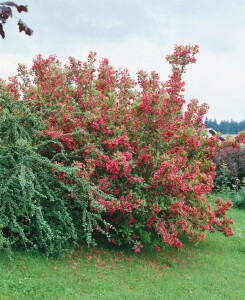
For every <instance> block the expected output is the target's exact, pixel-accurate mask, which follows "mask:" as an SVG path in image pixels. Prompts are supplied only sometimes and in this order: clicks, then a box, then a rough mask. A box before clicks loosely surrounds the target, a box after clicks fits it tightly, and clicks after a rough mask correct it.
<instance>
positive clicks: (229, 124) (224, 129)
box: [204, 118, 245, 134]
mask: <svg viewBox="0 0 245 300" xmlns="http://www.w3.org/2000/svg"><path fill="white" fill-rule="evenodd" d="M204 123H205V124H206V125H207V127H208V128H213V129H214V130H215V131H218V132H221V133H222V134H236V133H238V132H240V131H242V130H245V120H242V121H240V122H237V121H233V120H230V121H224V120H222V121H220V122H219V123H218V122H217V120H216V119H208V118H206V119H205V121H204Z"/></svg>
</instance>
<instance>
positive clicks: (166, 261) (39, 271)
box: [0, 209, 245, 300]
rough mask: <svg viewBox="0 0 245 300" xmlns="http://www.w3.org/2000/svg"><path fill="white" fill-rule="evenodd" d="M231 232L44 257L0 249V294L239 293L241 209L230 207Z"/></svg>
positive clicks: (244, 262) (243, 237)
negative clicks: (155, 247) (153, 246)
mask: <svg viewBox="0 0 245 300" xmlns="http://www.w3.org/2000/svg"><path fill="white" fill-rule="evenodd" d="M230 215H231V216H232V217H233V218H234V220H235V221H236V224H235V225H234V231H235V236H233V237H230V238H225V237H224V236H222V235H221V234H209V235H208V237H207V238H206V240H205V241H203V242H201V243H199V244H197V245H194V244H188V245H187V246H186V248H185V249H183V250H180V251H177V250H172V249H169V250H167V251H165V252H162V253H155V252H154V253H152V252H150V251H145V252H143V253H142V254H139V255H136V254H133V253H129V252H123V251H116V250H108V249H107V250H105V249H99V250H93V251H88V250H83V249H82V251H81V254H80V256H78V257H72V258H67V259H65V260H61V259H60V260H50V259H49V260H48V259H46V258H44V257H41V256H37V255H35V256H27V255H25V254H21V253H16V254H15V260H14V261H13V262H9V261H8V259H7V258H6V256H5V255H4V254H1V255H0V265H1V267H0V299H1V300H3V299H10V300H15V299H16V300H17V299H18V300H21V299H25V300H28V299H35V300H38V299H44V300H46V299H47V300H51V299H57V300H58V299H62V300H66V299H67V300H68V299H108V300H109V299H119V300H120V299H170V300H175V299H178V300H180V299H198V300H199V299H200V300H201V299H205V300H212V299H222V300H225V299H227V300H242V299H244V287H245V257H244V254H245V218H244V217H245V211H243V210H238V209H232V210H231V212H230Z"/></svg>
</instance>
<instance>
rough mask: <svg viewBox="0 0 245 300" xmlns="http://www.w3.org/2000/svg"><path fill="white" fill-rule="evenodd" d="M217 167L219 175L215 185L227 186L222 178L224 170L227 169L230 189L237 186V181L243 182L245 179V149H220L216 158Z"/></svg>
mask: <svg viewBox="0 0 245 300" xmlns="http://www.w3.org/2000/svg"><path fill="white" fill-rule="evenodd" d="M214 162H215V163H216V166H217V175H216V178H215V183H216V185H217V187H219V186H222V185H223V184H225V182H224V180H223V177H222V170H223V169H222V168H224V165H225V166H226V168H227V179H228V180H229V183H230V187H232V185H234V184H236V181H237V180H239V181H242V180H243V178H244V177H245V148H231V147H228V148H224V149H220V151H218V153H217V154H216V156H215V157H214Z"/></svg>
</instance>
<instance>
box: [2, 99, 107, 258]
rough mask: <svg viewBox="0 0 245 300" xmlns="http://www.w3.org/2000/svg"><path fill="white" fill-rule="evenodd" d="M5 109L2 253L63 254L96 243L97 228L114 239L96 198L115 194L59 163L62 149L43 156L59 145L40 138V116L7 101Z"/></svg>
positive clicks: (3, 111) (21, 105)
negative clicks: (95, 230) (106, 192)
mask: <svg viewBox="0 0 245 300" xmlns="http://www.w3.org/2000/svg"><path fill="white" fill-rule="evenodd" d="M0 110H1V115H0V250H1V249H5V250H7V251H9V252H10V251H11V250H12V249H15V248H17V249H25V250H34V251H35V250H37V251H39V252H43V253H46V254H48V255H58V254H60V253H62V251H64V250H66V249H68V248H69V247H71V246H74V245H75V244H77V243H78V242H81V241H83V240H85V241H86V243H87V244H88V245H95V244H96V243H95V241H94V238H93V236H92V234H93V231H94V228H97V229H99V232H100V234H101V233H102V234H104V235H106V236H107V238H110V236H109V234H108V233H107V232H106V231H105V230H104V229H103V228H105V227H106V226H110V224H108V223H107V222H106V221H105V220H104V219H103V218H102V217H101V214H102V213H103V208H102V207H101V206H100V205H99V204H98V203H97V202H96V201H95V198H94V195H95V194H100V195H102V196H103V197H104V199H108V198H110V196H109V195H105V194H104V193H102V192H101V191H99V190H98V189H97V188H96V187H95V186H94V185H93V184H91V183H88V182H87V181H86V180H85V179H82V178H79V177H77V176H76V171H77V169H76V168H75V167H66V166H64V165H63V164H58V163H55V164H54V160H56V161H59V157H61V158H62V159H63V160H65V157H64V155H65V154H64V153H63V152H62V151H61V153H59V154H57V155H56V156H54V157H52V158H47V157H45V156H44V155H41V153H45V149H47V148H50V143H56V141H55V140H54V141H50V140H49V141H47V140H45V139H42V138H41V131H40V129H41V128H42V124H41V120H39V119H38V117H37V116H38V114H37V113H35V114H34V113H33V112H32V111H31V109H30V108H27V107H25V106H24V105H23V104H22V103H21V102H15V103H11V102H10V101H9V100H7V99H3V98H1V99H0ZM57 143H58V142H57ZM46 152H47V151H46ZM54 166H55V171H53V169H54ZM57 173H58V174H59V173H65V175H66V178H67V179H68V181H69V182H68V183H66V184H65V183H63V181H62V180H60V179H58V178H57V177H56V174H57ZM73 195H77V196H76V197H75V198H76V199H73ZM91 207H93V208H91Z"/></svg>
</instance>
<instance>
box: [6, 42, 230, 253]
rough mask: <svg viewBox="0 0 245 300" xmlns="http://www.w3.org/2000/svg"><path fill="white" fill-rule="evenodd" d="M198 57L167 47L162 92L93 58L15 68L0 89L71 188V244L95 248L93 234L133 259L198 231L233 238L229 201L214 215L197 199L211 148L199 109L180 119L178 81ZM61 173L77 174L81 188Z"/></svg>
mask: <svg viewBox="0 0 245 300" xmlns="http://www.w3.org/2000/svg"><path fill="white" fill-rule="evenodd" d="M197 53H198V46H193V47H192V46H176V47H175V50H174V53H173V54H172V55H168V56H167V61H168V62H169V63H170V64H171V65H172V74H171V75H170V76H169V79H168V80H167V82H166V83H162V82H160V79H159V76H158V74H157V73H156V72H151V74H147V73H146V72H144V71H139V72H138V74H137V75H138V77H137V81H135V80H133V79H132V78H131V77H130V76H129V73H128V71H127V70H120V69H119V70H115V69H114V68H113V67H112V66H111V65H110V64H109V61H108V60H107V59H102V60H101V61H100V63H99V65H98V66H97V64H96V54H95V53H93V52H91V53H90V54H89V56H88V59H87V61H85V62H80V61H78V60H76V59H74V58H73V57H70V58H69V63H68V64H67V65H65V66H62V64H61V63H60V61H59V60H58V59H57V58H56V57H55V56H50V57H49V58H47V59H45V58H43V57H42V56H40V55H38V56H37V58H36V59H35V61H34V63H33V66H32V68H31V69H30V70H28V69H27V68H26V67H25V66H23V65H20V66H19V69H18V75H17V76H15V77H12V78H10V79H9V81H8V82H7V83H5V82H1V84H0V88H1V93H2V94H3V95H5V96H7V97H9V98H10V99H11V101H13V102H17V101H19V100H20V99H22V101H23V103H25V105H26V106H27V107H28V108H29V109H30V110H31V111H34V110H35V114H36V116H37V117H39V118H41V119H42V126H41V127H40V129H39V130H38V131H37V132H36V136H35V138H37V139H40V140H42V141H52V143H50V145H49V147H46V148H42V149H41V150H39V154H40V155H42V156H43V157H46V158H48V159H49V160H50V161H51V162H52V163H53V168H52V172H53V174H55V176H56V178H57V179H58V180H59V181H60V182H62V183H63V184H64V185H69V186H70V187H71V188H73V189H77V192H76V193H72V194H71V193H70V194H67V195H64V202H65V205H66V207H67V208H68V210H69V214H70V216H71V218H72V219H73V222H74V224H75V225H74V226H75V228H76V230H77V232H79V234H78V237H79V236H80V238H82V237H83V235H84V234H86V233H88V232H90V234H91V241H94V242H96V241H97V242H100V241H101V233H102V234H103V235H104V236H106V237H107V239H108V241H109V242H110V243H112V244H116V245H130V246H131V247H132V248H133V249H134V251H135V252H139V251H140V250H141V249H142V248H143V247H144V245H146V244H151V245H154V246H155V247H156V250H158V251H159V250H160V245H161V244H162V243H163V244H167V245H170V246H175V247H177V248H181V247H182V242H183V236H184V235H186V236H188V237H189V239H190V240H191V241H192V240H202V239H204V238H205V233H204V231H212V232H215V231H221V232H223V233H224V234H225V235H226V236H229V235H231V234H233V233H232V230H231V228H230V225H231V224H232V223H233V221H232V220H230V219H228V218H227V217H226V211H227V210H228V209H229V208H230V207H231V206H232V203H231V201H227V202H226V201H223V200H222V199H220V198H219V199H217V200H216V202H215V204H216V209H213V208H212V207H211V205H210V203H208V202H207V200H206V197H205V195H206V194H208V193H209V192H210V191H211V190H212V188H213V180H214V177H215V164H214V163H213V161H212V159H213V157H214V156H215V153H216V151H217V149H218V148H219V147H220V144H219V138H218V137H211V138H208V137H207V133H206V129H205V125H204V124H203V116H204V115H205V113H206V111H207V109H208V107H207V105H206V104H202V105H199V104H198V101H197V100H192V101H191V102H190V103H189V104H188V105H187V109H186V110H184V104H185V100H184V98H183V95H182V92H183V91H184V82H183V81H182V74H183V73H184V72H185V71H186V66H187V65H188V64H190V63H195V61H196V59H195V55H196V54H197ZM61 165H62V166H64V167H71V168H73V169H74V170H76V171H75V173H74V174H75V178H76V180H80V181H79V182H80V183H79V182H78V181H76V180H75V179H71V178H69V177H68V176H67V174H66V172H61V171H60V169H59V166H61ZM81 182H88V183H89V188H88V189H89V190H88V194H89V195H90V196H91V197H90V198H89V197H84V196H83V195H81V194H80V193H79V186H80V185H81ZM92 186H93V187H95V189H91V187H92ZM91 199H92V200H91ZM85 207H86V210H85ZM98 216H100V217H98ZM96 218H97V219H96ZM95 220H97V221H95ZM79 228H80V231H79ZM81 229H82V230H81Z"/></svg>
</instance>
